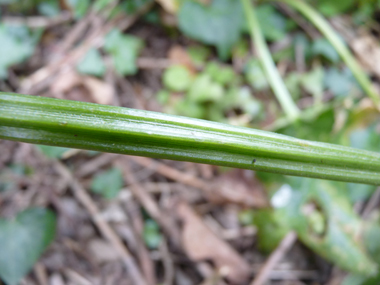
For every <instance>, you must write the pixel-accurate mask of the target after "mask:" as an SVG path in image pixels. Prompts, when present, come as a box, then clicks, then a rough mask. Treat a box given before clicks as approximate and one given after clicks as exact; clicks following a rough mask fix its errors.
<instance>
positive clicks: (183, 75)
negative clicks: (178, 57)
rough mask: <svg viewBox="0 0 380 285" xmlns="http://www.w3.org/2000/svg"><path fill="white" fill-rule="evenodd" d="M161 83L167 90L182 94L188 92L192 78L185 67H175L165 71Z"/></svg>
mask: <svg viewBox="0 0 380 285" xmlns="http://www.w3.org/2000/svg"><path fill="white" fill-rule="evenodd" d="M162 81H163V83H164V85H165V87H166V88H168V89H169V90H171V91H175V92H183V91H186V90H188V88H189V87H190V84H191V82H192V81H193V78H192V75H191V73H190V71H189V70H188V69H187V68H186V67H184V66H181V65H175V66H171V67H169V68H168V69H166V70H165V72H164V75H163V77H162Z"/></svg>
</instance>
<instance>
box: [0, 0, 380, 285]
mask: <svg viewBox="0 0 380 285" xmlns="http://www.w3.org/2000/svg"><path fill="white" fill-rule="evenodd" d="M244 2H245V3H249V4H250V5H248V6H247V5H245V6H244V5H243V4H244ZM305 5H306V6H305ZM247 7H248V8H247ZM300 7H301V8H302V7H306V10H305V9H304V10H302V9H301V8H300ZM247 9H250V11H249V12H248V11H247ZM305 11H309V14H307V13H306V12H305ZM310 11H311V12H310ZM250 13H254V14H253V15H255V17H256V20H257V21H256V22H254V23H253V24H254V25H253V27H252V26H249V25H248V23H247V21H246V17H247V16H248V17H249V15H250ZM310 14H312V16H310ZM0 15H1V16H0V91H2V92H18V93H22V94H30V95H40V96H47V97H54V98H61V99H69V100H77V101H85V102H93V103H98V104H108V105H115V106H123V107H128V108H136V109H145V110H150V111H157V112H165V113H169V114H175V115H182V116H188V117H194V118H200V119H205V120H212V121H217V122H222V123H227V124H232V125H236V126H244V127H249V128H257V129H262V130H268V131H273V132H277V133H282V134H286V135H290V136H293V137H297V138H301V139H307V140H313V141H321V142H329V143H335V144H340V145H346V146H351V147H355V148H361V149H366V150H371V151H376V152H379V151H380V117H379V113H378V110H377V109H376V106H375V104H376V98H377V100H378V99H379V90H380V41H379V37H380V1H377V0H346V1H329V0H318V1H307V0H284V1H254V2H252V3H250V2H249V1H245V0H243V1H237V0H156V1H153V0H119V1H117V0H97V1H90V0H82V1H79V0H60V1H53V0H0ZM313 15H314V18H313ZM315 15H317V16H318V17H320V19H322V20H323V19H325V20H326V21H327V22H326V23H327V29H328V30H329V31H330V33H334V34H336V35H337V37H338V39H339V40H340V41H341V42H343V47H345V48H346V49H347V50H348V53H349V56H351V59H352V60H353V61H355V62H356V64H357V67H358V68H356V69H355V68H353V65H352V64H350V61H349V60H347V57H346V58H345V57H344V56H343V57H342V51H341V49H339V47H337V45H334V43H333V42H331V40H328V39H327V38H326V37H325V35H326V33H325V32H326V31H323V30H320V28H319V27H318V25H317V26H316V25H315V19H316V16H315ZM255 23H256V24H255ZM252 29H256V32H255V36H257V35H259V36H260V35H261V36H263V37H264V39H265V43H266V44H267V45H268V49H269V52H270V53H269V59H270V60H273V62H274V63H275V65H276V70H277V72H278V73H279V74H280V76H281V78H282V80H283V86H284V88H285V89H286V90H288V93H289V94H290V97H289V99H290V101H291V102H293V104H294V106H295V109H294V110H297V112H298V113H297V114H298V119H297V120H294V119H290V118H291V117H292V114H290V113H289V110H286V109H284V108H283V106H281V104H279V101H278V98H279V97H278V94H276V92H273V91H272V90H274V89H272V88H273V86H272V85H271V82H270V80H268V79H270V78H271V76H272V74H270V73H268V72H267V71H266V70H265V67H263V65H262V59H263V57H262V56H261V57H260V56H258V55H260V54H261V55H262V52H261V51H260V46H258V45H257V40H256V38H255V40H256V41H254V43H252V34H250V33H249V31H250V30H252ZM257 30H258V31H257ZM351 62H352V61H351ZM354 67H355V66H354ZM360 72H362V74H366V76H368V78H369V79H370V83H369V85H368V86H370V88H372V89H371V90H372V95H371V93H370V92H368V90H369V89H368V88H367V89H366V88H365V86H364V85H363V84H361V83H360V82H359V83H358V81H357V78H358V76H357V74H358V73H360ZM359 81H360V80H359ZM373 94H375V95H373ZM376 190H377V189H376V187H375V186H369V185H359V184H351V183H340V182H332V181H325V180H316V179H308V178H296V177H286V176H282V175H275V174H268V173H258V172H253V171H248V170H239V169H229V168H224V167H216V166H210V165H201V164H194V163H188V162H174V161H166V160H156V159H150V158H141V157H132V156H122V155H115V154H106V153H98V152H94V151H84V150H76V149H66V148H58V147H51V146H40V145H30V144H24V143H17V142H11V141H5V140H0V217H1V218H0V280H2V281H0V284H2V283H1V282H3V284H28V285H29V284H42V285H64V284H78V285H87V284H147V285H153V284H165V285H169V284H178V285H188V284H190V285H191V284H203V285H206V284H207V285H212V284H218V285H219V284H255V285H258V284H289V285H290V284H297V285H298V284H329V285H334V284H345V285H356V284H380V274H379V273H378V267H379V263H380V243H379V240H380V223H379V222H380V211H379V199H380V190H377V191H376Z"/></svg>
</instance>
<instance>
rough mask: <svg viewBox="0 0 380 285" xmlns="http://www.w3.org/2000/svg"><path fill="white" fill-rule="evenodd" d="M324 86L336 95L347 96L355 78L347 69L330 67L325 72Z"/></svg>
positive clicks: (353, 86)
mask: <svg viewBox="0 0 380 285" xmlns="http://www.w3.org/2000/svg"><path fill="white" fill-rule="evenodd" d="M324 82H325V87H326V88H327V89H328V90H330V91H331V93H332V94H334V95H335V96H337V97H346V96H348V95H349V94H350V93H351V92H352V91H353V89H354V88H355V87H356V86H355V83H354V82H355V80H354V78H353V77H352V73H351V72H350V70H348V69H344V70H343V71H339V70H338V69H336V68H330V69H328V70H327V71H326V73H325V79H324Z"/></svg>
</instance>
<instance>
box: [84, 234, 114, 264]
mask: <svg viewBox="0 0 380 285" xmlns="http://www.w3.org/2000/svg"><path fill="white" fill-rule="evenodd" d="M88 250H89V252H90V253H91V256H93V257H94V259H95V260H96V261H97V262H99V263H102V262H110V261H115V260H118V259H119V257H120V254H119V253H118V252H117V251H116V250H115V248H114V247H113V246H112V245H111V244H109V243H108V242H106V241H104V240H102V239H92V240H91V241H90V242H89V244H88Z"/></svg>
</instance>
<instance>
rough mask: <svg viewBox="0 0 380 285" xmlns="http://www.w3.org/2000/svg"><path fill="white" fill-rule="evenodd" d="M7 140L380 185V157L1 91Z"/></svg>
mask: <svg viewBox="0 0 380 285" xmlns="http://www.w3.org/2000/svg"><path fill="white" fill-rule="evenodd" d="M0 139H7V140H15V141H22V142H29V143H36V144H45V145H53V146H63V147H72V148H79V149H88V150H97V151H103V152H112V153H121V154H130V155H138V156H147V157H154V158H165V159H173V160H182V161H192V162H199V163H207V164H214V165H222V166H230V167H237V168H245V169H252V170H258V171H266V172H272V173H281V174H287V175H296V176H306V177H314V178H322V179H332V180H338V181H347V182H357V183H366V184H375V185H380V153H375V152H369V151H364V150H358V149H353V148H349V147H343V146H339V145H333V144H326V143H319V142H311V141H306V140H300V139H296V138H291V137H288V136H284V135H279V134H275V133H270V132H265V131H260V130H254V129H249V128H242V127H235V126H230V125H225V124H221V123H215V122H209V121H204V120H199V119H191V118H185V117H179V116H172V115H167V114H162V113H156V112H149V111H143V110H135V109H128V108H122V107H113V106H106V105H98V104H92V103H84V102H77V101H69V100H59V99H53V98H46V97H38V96H28V95H19V94H12V93H0Z"/></svg>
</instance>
